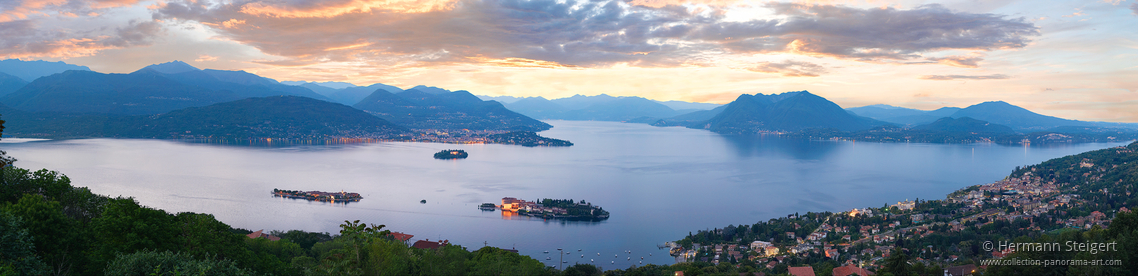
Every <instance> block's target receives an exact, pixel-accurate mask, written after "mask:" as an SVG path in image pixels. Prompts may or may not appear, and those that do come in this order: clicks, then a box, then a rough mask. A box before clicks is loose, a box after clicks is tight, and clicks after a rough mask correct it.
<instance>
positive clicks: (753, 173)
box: [0, 121, 1125, 269]
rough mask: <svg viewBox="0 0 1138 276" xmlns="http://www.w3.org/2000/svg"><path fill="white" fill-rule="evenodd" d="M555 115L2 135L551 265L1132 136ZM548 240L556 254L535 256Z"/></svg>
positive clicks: (917, 188) (909, 194) (94, 163)
mask: <svg viewBox="0 0 1138 276" xmlns="http://www.w3.org/2000/svg"><path fill="white" fill-rule="evenodd" d="M548 123H550V124H552V125H554V128H553V129H551V130H548V131H544V132H542V133H541V134H542V135H543V136H546V137H551V138H558V139H564V140H569V141H571V142H573V143H574V144H575V145H574V146H572V147H559V148H553V147H538V148H526V147H521V146H512V145H452V144H436V143H402V142H390V143H372V144H349V145H303V146H286V147H250V146H237V145H216V144H200V143H185V142H178V141H166V140H128V139H79V140H48V141H28V142H22V143H11V142H19V139H4V141H5V142H9V143H4V144H0V148H2V149H5V150H7V151H8V154H9V155H11V156H13V157H16V158H17V159H19V161H17V162H16V165H17V166H19V167H22V168H27V169H33V170H36V169H40V168H48V169H51V170H56V171H59V172H62V173H64V174H66V175H67V176H68V177H70V178H71V181H72V185H75V186H86V187H89V188H90V189H91V190H92V191H93V192H95V193H98V194H103V195H110V196H125V197H134V198H135V199H137V200H138V201H139V202H140V203H141V204H143V205H146V206H150V207H154V208H160V209H164V210H166V211H168V212H172V213H177V212H198V213H210V214H213V215H215V216H216V217H217V218H218V219H219V220H221V221H223V222H225V223H228V224H229V225H231V226H233V227H240V228H246V229H250V230H253V231H256V230H260V229H265V231H266V232H268V231H269V230H274V229H275V230H289V229H300V230H305V231H319V232H331V233H336V232H337V231H339V224H340V223H342V222H343V221H344V220H361V221H362V222H366V223H375V224H384V225H387V227H386V228H385V229H388V230H392V231H399V232H403V233H407V234H412V235H415V237H414V238H413V239H412V241H414V240H418V239H430V240H432V241H434V240H438V239H445V240H450V242H451V243H455V244H459V245H463V246H466V247H467V248H468V249H470V250H475V249H477V248H480V247H482V246H483V245H484V244H487V245H490V246H495V247H501V248H507V249H509V248H516V249H518V250H519V251H520V253H522V254H526V255H529V256H532V257H534V258H535V259H538V260H541V261H543V262H545V263H546V264H548V265H556V264H558V261H557V260H558V256H557V250H556V249H557V248H564V249H566V250H567V251H569V252H571V255H566V256H564V257H565V260H566V261H568V264H573V263H576V262H583V263H588V262H590V259H592V260H593V261H594V264H597V265H600V266H602V267H603V268H604V269H614V268H627V267H628V266H630V265H639V261H640V257H644V263H645V264H647V263H656V264H670V263H673V262H674V259H673V258H672V257H670V256H668V254H667V250H666V249H658V248H657V245H662V244H663V243H664V242H666V241H674V240H678V239H680V238H683V237H684V236H685V235H687V234H688V232H694V231H697V230H703V229H712V228H716V227H724V226H727V225H729V224H735V225H739V224H754V223H755V222H758V221H761V220H767V219H770V218H773V217H779V216H785V215H787V214H793V213H795V212H799V213H805V212H808V211H815V212H817V211H846V210H850V209H852V208H864V207H871V206H872V207H877V206H882V205H884V204H887V203H890V204H891V203H896V202H897V201H903V200H906V199H916V198H921V199H942V198H944V196H945V195H946V194H948V193H950V192H952V191H955V190H958V189H960V188H963V187H966V186H969V185H977V184H985V183H990V182H993V181H996V180H999V179H1002V178H1003V177H1005V176H1007V175H1008V174H1009V173H1011V171H1012V169H1014V168H1015V167H1016V166H1022V165H1027V164H1036V163H1039V162H1041V161H1045V160H1048V159H1051V158H1056V157H1061V156H1066V155H1071V154H1076V153H1081V152H1085V151H1090V150H1095V149H1102V148H1107V147H1113V146H1118V145H1123V144H1125V143H1095V144H1074V145H1059V146H1049V147H1023V146H1000V145H994V144H966V145H942V144H913V143H862V142H848V141H805V140H790V139H780V138H778V137H776V136H758V135H745V136H740V135H719V134H714V133H711V132H708V131H704V130H693V129H685V128H677V127H670V128H659V127H652V126H648V125H643V124H624V123H614V122H587V121H548ZM443 149H463V150H466V152H468V153H469V154H470V157H469V158H468V159H465V160H436V159H434V158H432V155H433V154H434V153H435V152H437V151H440V150H443ZM274 188H280V189H288V190H304V191H311V190H319V191H341V190H343V191H347V192H357V193H360V194H361V195H362V196H363V197H364V198H363V200H362V201H360V202H357V203H349V204H330V203H321V202H308V201H303V200H292V199H282V198H274V197H273V196H272V195H271V194H270V193H271V191H272V190H273V189H274ZM502 197H516V198H519V199H525V200H536V199H539V198H558V199H574V200H578V201H579V200H582V199H583V200H586V201H588V202H591V203H593V204H596V205H599V206H601V207H603V208H604V209H605V210H608V211H609V212H611V214H612V216H611V218H610V219H608V220H605V221H602V222H562V221H543V220H537V219H527V218H524V217H522V218H518V217H507V216H503V214H502V213H500V212H486V211H481V210H479V209H477V206H478V205H479V204H481V203H484V202H491V203H496V204H497V203H500V201H501V198H502ZM420 200H426V203H425V204H421V203H420ZM578 249H581V251H580V252H578V251H577V250H578ZM547 250H548V251H551V252H550V253H548V254H546V253H543V251H547ZM626 250H631V251H632V253H631V254H629V253H625V251H626ZM598 253H599V256H598ZM582 254H583V255H584V257H581V255H582ZM649 254H651V255H649ZM614 255H618V256H619V257H614ZM546 257H550V258H551V259H552V260H549V261H547V260H545V259H546ZM629 257H631V258H632V260H631V261H629V260H628V259H627V258H629Z"/></svg>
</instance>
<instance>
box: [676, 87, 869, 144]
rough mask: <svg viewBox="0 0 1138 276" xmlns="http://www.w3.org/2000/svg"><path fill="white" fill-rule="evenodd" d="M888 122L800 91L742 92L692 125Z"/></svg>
mask: <svg viewBox="0 0 1138 276" xmlns="http://www.w3.org/2000/svg"><path fill="white" fill-rule="evenodd" d="M887 124H888V123H886V122H881V121H877V120H873V119H870V118H865V117H860V116H857V115H853V114H850V113H849V112H846V111H845V110H844V109H842V108H841V107H839V106H838V105H837V104H834V103H833V102H830V101H829V100H826V99H825V98H822V97H819V96H817V95H814V94H810V92H807V91H800V92H787V93H783V94H772V95H763V94H755V95H747V94H743V95H740V96H739V98H737V99H736V100H735V101H733V102H731V103H729V104H727V106H726V108H724V109H723V111H722V112H721V113H719V114H718V115H715V117H712V118H711V119H709V120H707V121H705V122H701V123H697V124H693V125H690V126H689V127H692V128H703V129H708V130H711V131H714V132H717V133H732V134H743V133H759V132H766V131H799V130H803V129H809V128H821V129H837V130H842V131H856V130H865V129H869V128H872V127H874V126H880V125H887Z"/></svg>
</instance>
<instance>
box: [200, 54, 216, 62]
mask: <svg viewBox="0 0 1138 276" xmlns="http://www.w3.org/2000/svg"><path fill="white" fill-rule="evenodd" d="M194 61H197V62H205V61H217V57H215V56H211V55H199V56H198V58H197V59H194Z"/></svg>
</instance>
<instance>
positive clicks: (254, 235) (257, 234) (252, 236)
mask: <svg viewBox="0 0 1138 276" xmlns="http://www.w3.org/2000/svg"><path fill="white" fill-rule="evenodd" d="M264 231H265V229H261V230H257V232H253V233H249V234H248V235H245V236H246V237H249V238H250V239H256V238H266V239H269V240H270V241H279V240H281V237H277V236H273V235H269V234H265V233H264Z"/></svg>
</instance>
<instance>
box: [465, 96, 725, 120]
mask: <svg viewBox="0 0 1138 276" xmlns="http://www.w3.org/2000/svg"><path fill="white" fill-rule="evenodd" d="M483 98H486V97H483ZM665 103H667V104H665ZM668 105H673V106H682V107H692V109H684V110H676V109H673V108H671V107H669V106H668ZM709 105H710V106H718V105H714V104H704V103H688V102H678V101H670V102H660V101H655V100H649V99H645V98H642V97H613V96H609V95H607V94H600V95H596V96H585V95H574V96H572V97H568V98H560V99H555V100H548V99H546V98H544V97H529V98H521V99H518V100H516V101H513V102H512V103H507V104H506V107H507V108H509V109H510V110H514V111H517V112H518V113H521V114H525V115H526V116H530V117H533V118H538V119H554V120H590V121H617V122H641V121H643V122H654V121H657V120H659V119H662V118H670V117H674V116H677V115H682V114H685V113H689V112H694V111H698V110H699V109H700V108H707V107H708V106H709Z"/></svg>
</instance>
